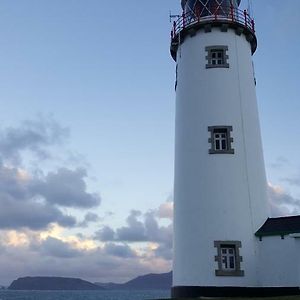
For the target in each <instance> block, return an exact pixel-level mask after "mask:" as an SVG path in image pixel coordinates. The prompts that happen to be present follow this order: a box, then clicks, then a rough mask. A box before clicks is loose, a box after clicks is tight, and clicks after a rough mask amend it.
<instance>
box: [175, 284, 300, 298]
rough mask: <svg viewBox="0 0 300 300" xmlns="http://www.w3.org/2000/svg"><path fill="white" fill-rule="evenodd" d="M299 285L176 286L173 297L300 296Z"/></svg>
mask: <svg viewBox="0 0 300 300" xmlns="http://www.w3.org/2000/svg"><path fill="white" fill-rule="evenodd" d="M298 295H300V289H299V287H216V286H209V287H205V286H175V287H173V288H172V293H171V297H172V298H173V299H174V298H175V299H185V298H201V297H213V298H224V297H226V298H239V297H242V298H247V297H249V298H253V297H262V298H265V297H279V296H298ZM297 298H298V299H300V297H299V296H298V297H297Z"/></svg>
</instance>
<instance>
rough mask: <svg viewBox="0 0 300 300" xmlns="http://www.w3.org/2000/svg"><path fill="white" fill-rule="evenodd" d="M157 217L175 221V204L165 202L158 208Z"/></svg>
mask: <svg viewBox="0 0 300 300" xmlns="http://www.w3.org/2000/svg"><path fill="white" fill-rule="evenodd" d="M157 215H158V217H159V218H160V219H170V220H173V202H165V203H163V204H161V205H160V206H159V208H158V212H157Z"/></svg>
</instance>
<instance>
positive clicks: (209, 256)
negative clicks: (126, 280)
mask: <svg viewBox="0 0 300 300" xmlns="http://www.w3.org/2000/svg"><path fill="white" fill-rule="evenodd" d="M240 2H241V1H240V0H232V1H230V0H182V1H181V5H182V9H183V13H182V15H181V16H180V17H178V20H177V21H176V22H174V26H173V29H172V33H171V55H172V57H173V59H174V61H175V62H176V85H175V87H176V134H175V182H174V264H173V288H172V295H173V297H175V298H176V297H177V298H182V297H195V296H232V295H242V294H245V293H246V292H245V291H246V290H249V288H257V287H261V286H262V282H261V280H260V276H259V268H258V265H259V261H258V260H259V251H260V250H259V239H258V238H257V237H256V236H255V233H256V231H257V230H258V229H259V228H260V227H261V226H262V225H263V224H264V223H265V221H266V220H267V218H268V217H269V212H268V205H267V182H266V175H265V167H264V158H263V150H262V141H261V133H260V125H259V115H258V107H257V99H256V87H255V86H256V81H255V76H254V67H253V62H252V56H253V54H254V53H255V51H256V49H257V38H256V34H255V25H254V20H253V19H252V18H251V16H250V15H249V13H248V12H247V11H243V10H240V8H239V5H240Z"/></svg>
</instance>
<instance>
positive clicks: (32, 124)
mask: <svg viewBox="0 0 300 300" xmlns="http://www.w3.org/2000/svg"><path fill="white" fill-rule="evenodd" d="M68 135H69V130H68V129H67V128H64V127H62V126H60V125H59V124H58V123H57V122H56V121H55V120H54V119H52V118H43V117H39V118H38V119H37V120H26V121H23V122H22V123H21V124H20V126H19V127H8V128H4V129H2V130H0V153H1V157H2V159H5V160H9V161H12V162H14V163H20V162H21V160H22V159H21V152H22V151H24V150H29V151H31V152H33V153H35V154H36V155H37V156H38V157H39V159H43V158H47V157H49V152H48V151H47V147H49V146H52V145H55V144H60V143H61V142H62V141H63V140H64V139H66V138H67V137H68Z"/></svg>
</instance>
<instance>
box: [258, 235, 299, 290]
mask: <svg viewBox="0 0 300 300" xmlns="http://www.w3.org/2000/svg"><path fill="white" fill-rule="evenodd" d="M258 249H259V251H258V258H259V263H258V266H259V269H258V274H259V278H260V284H261V286H267V287H295V286H300V280H299V279H300V278H299V274H300V273H299V271H300V264H299V262H300V260H299V258H300V239H295V238H293V237H290V236H285V237H284V239H281V237H280V236H268V237H263V238H262V241H261V242H258Z"/></svg>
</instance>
